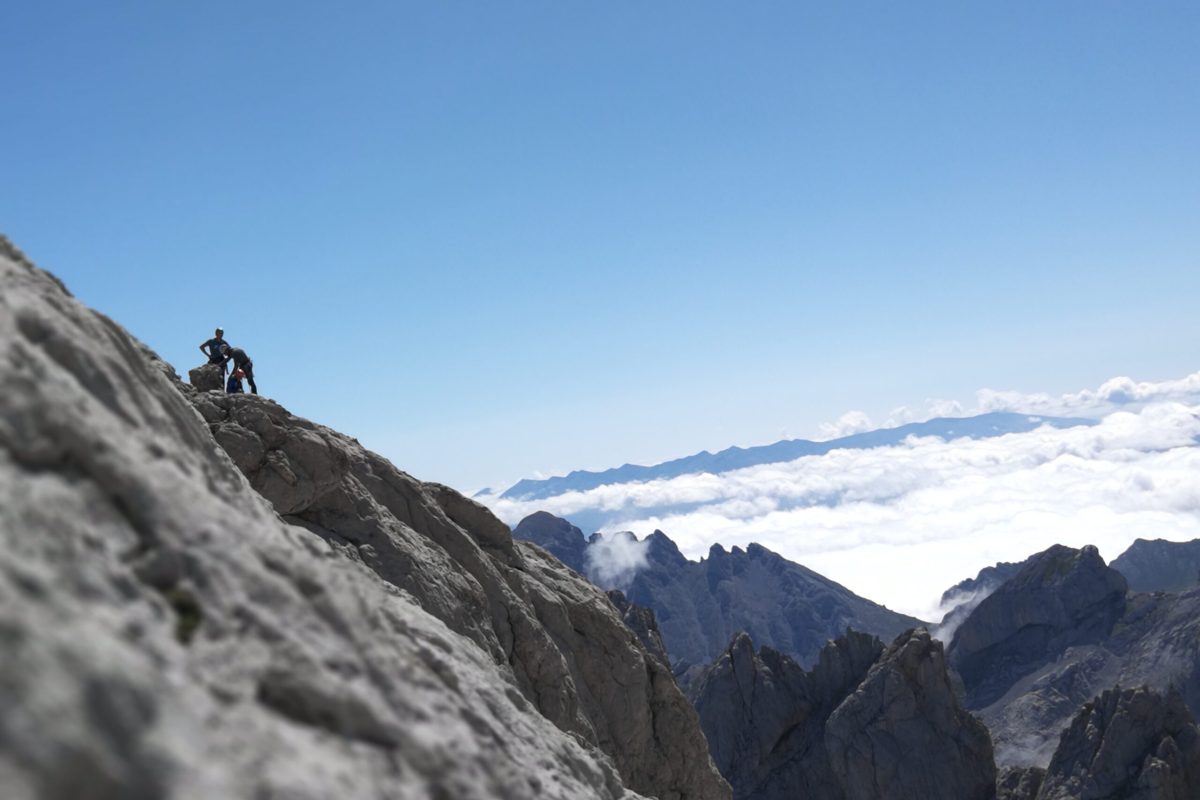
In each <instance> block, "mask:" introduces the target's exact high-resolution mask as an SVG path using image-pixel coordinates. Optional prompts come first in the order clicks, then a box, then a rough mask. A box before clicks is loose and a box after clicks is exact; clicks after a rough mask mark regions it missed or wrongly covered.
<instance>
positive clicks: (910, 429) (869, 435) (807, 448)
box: [500, 411, 1096, 500]
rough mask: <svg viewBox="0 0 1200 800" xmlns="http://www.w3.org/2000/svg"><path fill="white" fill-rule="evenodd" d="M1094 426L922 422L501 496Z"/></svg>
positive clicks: (981, 419) (1035, 421)
mask: <svg viewBox="0 0 1200 800" xmlns="http://www.w3.org/2000/svg"><path fill="white" fill-rule="evenodd" d="M1094 424H1096V423H1095V420H1090V419H1084V418H1082V417H1046V416H1035V415H1030V414H1016V413H1011V412H1006V411H994V412H991V413H988V414H980V415H978V416H974V417H937V418H934V419H931V420H926V421H925V422H912V423H909V424H907V425H901V426H899V427H897V428H880V429H879V430H874V431H867V432H865V433H856V434H853V435H850V436H843V437H841V438H839V439H830V440H828V441H824V442H814V441H811V440H808V439H785V440H783V441H779V442H775V443H774V444H767V445H761V446H757V447H729V448H726V449H725V450H721V451H720V452H718V453H710V452H708V451H707V450H704V451H701V452H699V453H696V454H694V455H690V456H685V457H683V458H677V459H673V460H671V461H664V462H663V463H661V464H652V465H649V466H645V465H640V464H625V465H623V466H620V467H614V468H612V469H606V470H602V471H600V472H592V471H588V470H575V471H573V472H571V473H569V474H567V475H565V476H555V477H551V478H543V479H529V478H527V479H525V480H521V481H518V482H517V483H515V484H513V485H512V486H510V487H509V488H508V489H506V490H505V491H504V492H503V493H502V494H501V495H500V496H501V497H502V498H504V499H507V500H544V499H546V498H548V497H554V496H556V495H560V494H563V493H564V492H571V491H575V492H584V491H587V490H588V489H595V488H597V487H599V486H605V485H607V484H612V483H632V482H640V481H651V480H660V479H664V478H676V477H679V476H680V475H690V474H694V473H700V472H709V473H721V472H729V471H730V470H735V469H742V468H744V467H755V466H759V465H761V464H776V463H781V462H786V461H794V460H795V459H797V458H803V457H804V456H820V455H825V454H826V453H828V452H830V451H831V450H845V449H853V450H866V449H870V448H873V447H890V446H894V445H898V444H901V443H902V442H903V441H904V440H905V439H907V438H908V437H910V436H919V437H923V436H937V437H938V438H941V439H945V440H947V441H949V440H952V439H961V438H970V439H987V438H991V437H994V436H1003V435H1005V434H1008V433H1027V432H1029V431H1032V430H1036V429H1037V428H1039V427H1041V426H1042V425H1050V426H1051V427H1054V428H1073V427H1076V426H1079V425H1094Z"/></svg>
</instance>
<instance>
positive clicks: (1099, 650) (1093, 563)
mask: <svg viewBox="0 0 1200 800" xmlns="http://www.w3.org/2000/svg"><path fill="white" fill-rule="evenodd" d="M1123 582H1124V579H1123V578H1122V577H1121V576H1120V575H1119V574H1118V573H1116V571H1115V570H1112V569H1111V568H1108V567H1105V566H1104V564H1103V561H1102V560H1101V559H1100V557H1099V555H1098V554H1097V553H1095V551H1094V549H1092V548H1084V549H1082V550H1071V549H1070V548H1063V547H1055V548H1051V549H1050V550H1047V551H1046V552H1044V553H1039V554H1038V555H1036V556H1033V557H1032V558H1030V559H1029V560H1027V561H1026V562H1025V563H1024V564H1023V565H1022V568H1021V570H1020V571H1019V572H1018V573H1017V574H1016V575H1015V576H1014V577H1013V578H1012V579H1010V581H1008V582H1007V583H1005V584H1004V585H1003V586H1002V587H1001V588H1000V589H998V590H997V591H996V592H995V593H993V594H992V595H991V596H990V597H988V599H987V600H985V601H984V602H983V603H981V604H980V605H979V607H978V608H977V609H975V610H974V611H973V612H972V613H971V614H970V615H969V616H968V618H967V620H966V622H964V623H963V625H962V627H961V628H960V629H959V631H958V632H957V633H956V635H955V637H954V640H953V642H952V644H951V645H950V648H949V653H950V658H951V662H952V664H955V663H956V664H958V665H959V668H960V670H961V672H962V678H963V681H964V683H965V685H966V689H967V706H968V708H971V709H972V710H973V711H975V712H976V713H977V714H978V715H979V716H980V718H981V719H983V721H984V722H985V723H986V724H987V726H988V729H989V730H990V731H991V734H992V741H993V745H994V747H995V750H996V758H997V761H998V763H999V764H1000V766H1002V767H1009V766H1039V767H1045V766H1046V765H1047V764H1048V763H1049V761H1050V758H1051V756H1052V755H1053V753H1054V750H1055V748H1056V747H1057V746H1058V739H1059V734H1060V733H1061V732H1062V731H1063V729H1064V728H1066V726H1067V725H1068V724H1069V723H1070V721H1071V719H1072V718H1073V717H1074V716H1075V714H1076V712H1077V711H1078V709H1079V708H1080V706H1082V705H1083V704H1084V703H1086V702H1088V701H1090V700H1092V699H1093V698H1095V697H1096V696H1097V695H1098V694H1100V693H1101V692H1103V691H1104V690H1106V689H1109V688H1111V687H1112V686H1114V685H1116V684H1118V683H1119V684H1121V685H1125V686H1130V685H1141V684H1147V685H1149V686H1151V687H1152V688H1156V689H1158V690H1161V691H1165V690H1166V689H1167V688H1169V687H1171V686H1178V687H1179V689H1180V691H1181V692H1182V695H1183V698H1184V700H1185V701H1186V702H1187V703H1188V704H1189V705H1190V706H1191V707H1192V708H1193V709H1195V708H1197V707H1200V590H1194V591H1191V592H1183V593H1178V594H1162V593H1159V594H1125V593H1124V592H1123V591H1122V589H1121V587H1122V585H1123Z"/></svg>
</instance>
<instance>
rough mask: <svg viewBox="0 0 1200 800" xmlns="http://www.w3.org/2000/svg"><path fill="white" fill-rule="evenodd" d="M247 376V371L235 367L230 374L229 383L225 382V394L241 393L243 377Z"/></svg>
mask: <svg viewBox="0 0 1200 800" xmlns="http://www.w3.org/2000/svg"><path fill="white" fill-rule="evenodd" d="M244 377H246V373H244V372H242V371H241V370H240V369H235V370H234V371H233V372H231V373H230V374H229V383H227V384H225V394H241V393H242V378H244Z"/></svg>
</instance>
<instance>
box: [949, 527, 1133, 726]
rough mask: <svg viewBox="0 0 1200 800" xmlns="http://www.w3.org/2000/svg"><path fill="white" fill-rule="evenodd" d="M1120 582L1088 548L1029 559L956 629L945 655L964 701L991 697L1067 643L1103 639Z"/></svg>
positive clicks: (1118, 603) (1113, 618)
mask: <svg viewBox="0 0 1200 800" xmlns="http://www.w3.org/2000/svg"><path fill="white" fill-rule="evenodd" d="M1126 588H1127V587H1126V584H1125V579H1124V578H1123V577H1121V575H1120V573H1118V572H1116V571H1115V570H1112V569H1109V568H1108V567H1107V566H1106V565H1105V563H1104V560H1103V559H1102V558H1100V553H1099V552H1098V551H1097V550H1096V548H1095V547H1085V548H1083V549H1082V550H1073V549H1071V548H1069V547H1063V546H1062V545H1055V546H1054V547H1051V548H1050V549H1049V550H1046V551H1045V552H1043V553H1039V554H1038V555H1036V556H1033V557H1032V558H1030V559H1029V560H1028V561H1026V562H1025V564H1024V565H1023V566H1022V568H1021V569H1020V571H1018V572H1017V573H1016V575H1014V576H1013V577H1012V578H1009V579H1008V580H1007V581H1005V582H1004V583H1003V584H1002V585H1001V586H1000V588H999V589H997V590H996V591H995V592H993V593H992V594H991V595H989V596H988V597H987V598H986V599H984V600H983V602H981V603H980V604H979V605H978V606H977V607H976V608H975V610H974V611H972V612H971V614H970V616H969V617H967V619H966V620H965V621H964V622H963V623H962V625H961V626H960V627H959V628H958V630H957V632H956V633H955V636H954V639H953V642H952V644H951V646H950V659H951V663H952V664H953V665H954V667H955V669H956V670H958V673H959V674H960V675H961V676H962V679H963V683H964V684H965V686H966V690H967V703H968V705H969V706H970V707H972V708H978V707H982V706H986V705H988V704H989V703H991V702H993V701H995V700H996V699H998V698H999V697H1001V696H1002V695H1003V694H1004V693H1005V692H1006V691H1008V689H1009V687H1011V686H1012V685H1013V684H1014V683H1015V682H1016V681H1017V680H1018V679H1019V678H1021V677H1023V676H1024V675H1027V674H1028V673H1029V672H1031V671H1032V670H1034V669H1036V668H1037V667H1039V666H1041V665H1042V664H1045V663H1046V662H1047V661H1050V660H1051V659H1053V658H1054V657H1055V656H1056V655H1057V654H1058V653H1060V652H1061V651H1062V650H1064V649H1066V648H1067V647H1070V646H1076V645H1087V644H1095V643H1097V642H1100V641H1103V640H1104V639H1106V638H1107V637H1108V635H1109V633H1111V632H1112V629H1113V626H1114V625H1115V624H1116V622H1117V620H1118V619H1119V618H1120V617H1121V615H1122V614H1123V613H1124V612H1125V592H1126Z"/></svg>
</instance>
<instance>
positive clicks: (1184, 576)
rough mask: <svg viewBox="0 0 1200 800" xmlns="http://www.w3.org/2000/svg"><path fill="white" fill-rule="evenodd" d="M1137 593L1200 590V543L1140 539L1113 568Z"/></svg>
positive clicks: (1113, 563) (1117, 558) (1120, 557)
mask: <svg viewBox="0 0 1200 800" xmlns="http://www.w3.org/2000/svg"><path fill="white" fill-rule="evenodd" d="M1109 566H1111V567H1112V568H1113V569H1115V570H1116V571H1117V572H1120V573H1121V574H1122V575H1124V576H1125V579H1126V580H1128V581H1129V588H1130V590H1131V591H1134V592H1185V591H1188V590H1190V589H1197V588H1200V539H1194V540H1192V541H1190V542H1168V541H1165V540H1163V539H1154V540H1147V539H1138V540H1137V541H1136V542H1134V543H1133V544H1131V545H1130V546H1129V549H1128V550H1126V551H1125V552H1124V553H1122V554H1121V555H1119V556H1117V557H1116V558H1114V559H1113V562H1112V564H1110V565H1109Z"/></svg>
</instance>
